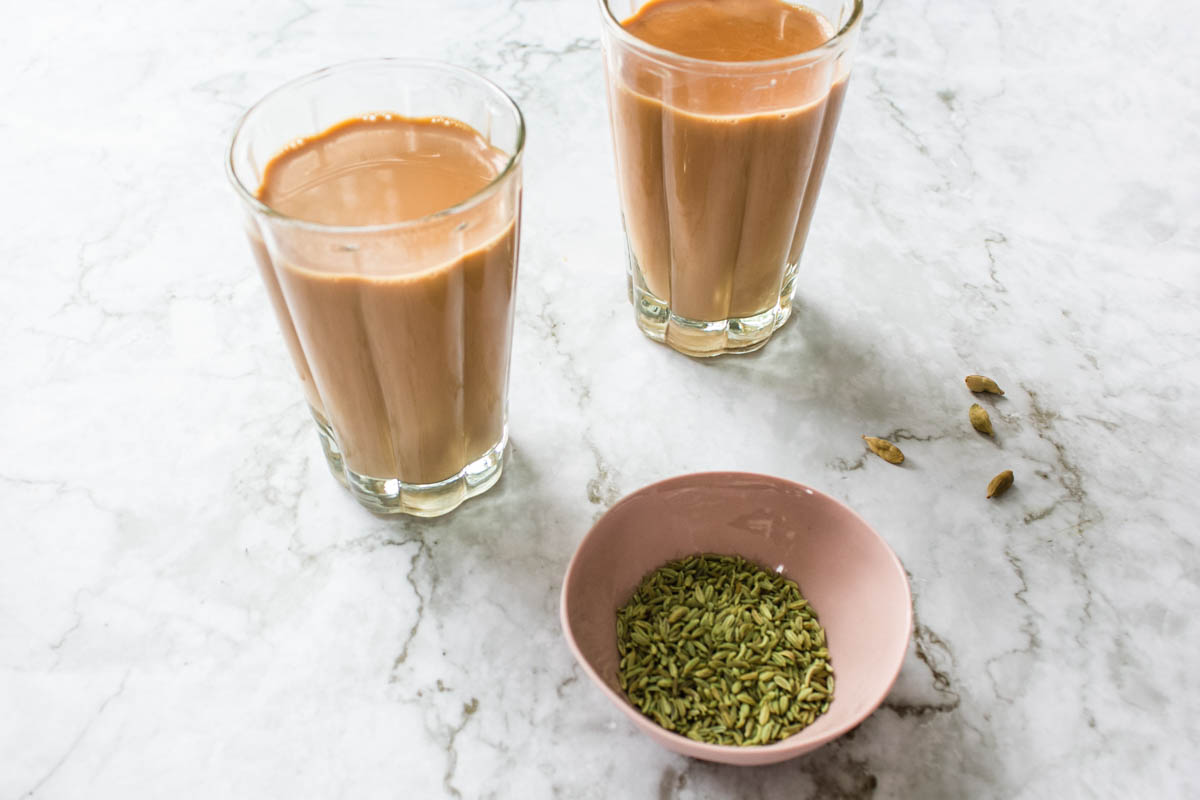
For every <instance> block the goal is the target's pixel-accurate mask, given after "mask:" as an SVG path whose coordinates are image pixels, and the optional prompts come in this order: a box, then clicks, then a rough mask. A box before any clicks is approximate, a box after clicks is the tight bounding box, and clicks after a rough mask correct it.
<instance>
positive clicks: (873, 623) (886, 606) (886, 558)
mask: <svg viewBox="0 0 1200 800" xmlns="http://www.w3.org/2000/svg"><path fill="white" fill-rule="evenodd" d="M696 553H716V554H720V555H739V556H742V557H743V558H746V559H748V560H750V561H753V562H755V563H757V564H758V565H759V566H761V567H763V568H765V569H768V570H777V571H780V572H782V574H783V575H785V576H786V577H788V578H790V579H792V580H794V581H796V583H798V584H799V585H800V591H801V593H802V594H803V595H804V597H805V598H806V599H807V600H808V601H809V603H810V604H811V606H812V607H813V609H814V610H815V611H816V614H817V617H818V619H819V620H820V622H821V624H822V625H823V626H824V628H825V633H826V638H827V643H828V647H829V654H830V665H831V666H832V668H833V673H834V693H833V700H832V702H831V703H830V706H829V710H828V711H827V712H826V713H825V714H823V715H821V716H820V717H818V718H817V719H816V720H815V721H814V722H813V724H812V725H809V726H808V727H807V728H805V729H804V730H802V731H800V732H798V733H796V734H794V735H793V736H790V737H788V738H787V739H784V740H783V741H780V742H776V743H774V744H769V745H757V746H750V747H736V746H732V745H714V744H705V743H703V742H697V741H695V740H693V739H689V738H687V737H685V736H681V735H679V734H676V733H672V732H670V731H668V730H666V729H665V728H662V727H660V726H659V725H657V724H656V723H655V722H654V721H653V720H651V719H649V718H648V717H646V716H644V715H643V714H642V713H641V712H640V711H638V710H637V709H636V708H635V707H634V706H633V705H632V704H631V703H630V702H629V700H628V698H626V696H625V693H624V692H623V691H622V690H621V688H620V685H619V683H618V682H617V669H618V664H619V658H618V656H617V630H616V615H617V610H618V609H619V608H620V607H621V606H623V605H624V604H625V603H626V602H628V600H629V598H630V596H632V594H633V592H634V590H635V589H636V588H637V586H638V585H639V584H640V583H641V581H642V579H643V578H644V577H645V576H646V575H647V574H648V573H650V572H652V571H654V570H655V569H657V568H658V567H660V566H662V565H663V564H665V563H666V562H668V561H671V560H674V559H677V558H682V557H685V556H689V555H693V554H696ZM560 613H561V617H562V626H563V632H564V633H565V634H566V638H567V643H568V645H569V646H570V648H571V651H572V652H573V653H574V654H575V658H577V659H578V660H579V663H580V665H581V666H582V667H583V669H584V671H585V672H586V673H587V674H588V676H589V677H590V678H591V679H592V680H593V681H595V682H596V684H597V685H598V686H599V687H600V688H601V690H602V691H603V692H604V693H605V694H606V695H608V697H609V699H610V700H612V701H613V703H615V704H616V705H617V707H618V708H620V709H621V710H622V711H624V712H625V714H626V715H627V716H628V717H629V718H630V719H631V720H632V721H633V723H634V724H635V725H636V726H637V727H638V728H640V729H641V730H642V732H644V733H646V734H647V735H648V736H650V738H652V739H654V740H655V741H657V742H658V743H659V744H661V745H663V746H664V747H666V748H668V749H670V750H673V751H675V752H677V753H681V754H683V755H685V756H690V757H692V758H699V759H703V760H706V761H717V762H722V763H726V764H740V765H755V764H774V763H777V762H780V761H786V760H787V759H790V758H795V757H796V756H799V755H802V754H804V753H807V752H809V751H811V750H814V749H816V748H818V747H820V746H821V745H823V744H825V743H827V742H830V741H832V740H833V739H836V738H837V737H838V736H841V735H842V734H844V733H846V732H847V731H850V730H852V729H853V728H854V727H856V726H857V725H858V724H859V723H861V722H862V721H863V720H864V719H866V718H867V717H868V716H870V714H871V712H873V711H874V710H875V709H876V708H877V707H878V706H879V704H880V703H882V702H883V699H884V697H886V696H887V693H888V691H889V690H890V689H891V687H892V684H893V683H894V682H895V680H896V676H897V675H898V674H899V672H900V665H901V663H902V662H903V660H904V653H905V650H906V649H907V648H908V640H909V637H910V635H911V633H912V596H911V594H910V592H909V586H908V578H907V576H906V574H905V572H904V567H903V566H901V564H900V561H899V559H897V558H896V555H895V554H894V553H893V552H892V550H891V548H889V547H888V545H887V543H886V542H885V541H884V540H883V538H882V537H880V536H879V534H878V533H876V532H875V531H874V530H873V529H872V528H871V526H870V525H868V524H867V523H866V522H864V521H863V519H862V518H861V517H859V516H858V515H857V514H855V513H854V512H853V511H851V510H850V509H849V508H847V507H846V506H844V505H842V504H841V503H839V502H838V501H837V500H834V499H833V498H831V497H829V496H828V495H825V494H822V493H821V492H818V491H816V490H815V489H810V488H809V487H807V486H803V485H801V484H798V483H793V482H791V481H786V480H783V479H781V478H774V477H771V476H768V475H755V474H753V473H745V472H705V473H696V474H692V475H681V476H679V477H676V478H670V479H668V480H665V481H661V482H659V483H655V484H652V485H650V486H647V487H645V488H643V489H639V490H638V491H636V492H634V493H633V494H631V495H629V496H627V497H625V498H624V499H622V500H621V501H620V502H618V503H617V504H616V505H614V506H613V507H612V508H611V509H609V511H608V512H607V513H606V514H605V515H604V516H603V517H601V518H600V519H599V520H598V521H597V522H596V524H595V525H594V526H593V527H592V529H591V530H590V531H589V532H588V534H587V535H586V536H585V537H584V538H583V541H582V542H580V544H579V547H578V549H577V550H576V551H575V555H574V557H573V558H572V559H571V563H570V564H569V565H568V567H567V573H566V577H565V578H564V580H563V589H562V605H561V611H560Z"/></svg>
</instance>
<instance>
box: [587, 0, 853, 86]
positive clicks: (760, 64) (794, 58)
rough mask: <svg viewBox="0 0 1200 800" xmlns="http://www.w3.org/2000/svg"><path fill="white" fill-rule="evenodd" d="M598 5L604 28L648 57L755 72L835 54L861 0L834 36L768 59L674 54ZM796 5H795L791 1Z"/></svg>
mask: <svg viewBox="0 0 1200 800" xmlns="http://www.w3.org/2000/svg"><path fill="white" fill-rule="evenodd" d="M596 1H597V2H598V3H599V5H600V16H601V17H603V18H604V24H605V28H606V29H607V30H609V31H610V32H611V33H612V34H613V35H615V36H616V37H617V38H618V39H620V40H621V41H622V42H623V43H624V44H626V45H629V46H631V47H633V48H635V49H637V50H640V51H641V52H642V53H643V54H645V55H648V56H651V57H653V58H655V59H656V60H658V61H662V62H666V63H667V64H668V65H680V66H693V67H705V68H709V69H712V68H717V69H725V70H729V71H733V72H755V71H764V72H767V71H771V70H773V69H783V68H786V67H791V66H801V65H804V64H808V63H812V62H814V61H819V60H820V59H821V58H823V57H825V56H827V55H829V54H830V53H834V52H836V51H837V50H839V49H840V48H841V47H842V44H843V42H844V41H845V39H846V38H848V37H849V35H850V34H851V33H852V32H853V31H854V29H855V28H857V27H858V24H859V22H860V21H861V20H862V14H863V0H849V2H850V3H851V5H852V9H851V12H850V18H849V19H847V20H846V23H845V24H844V25H842V27H841V28H839V29H838V30H837V32H836V33H834V34H833V36H831V37H829V38H828V39H826V40H825V41H824V42H822V43H821V44H819V45H817V46H816V47H812V48H809V49H808V50H804V51H802V52H800V53H792V54H791V55H788V56H781V57H779V58H767V59H763V60H761V61H715V60H712V59H708V58H696V57H695V56H685V55H683V54H682V53H676V52H675V51H673V50H668V49H666V48H665V47H659V46H658V45H654V44H650V42H647V41H646V40H644V39H639V38H638V37H637V36H634V35H633V34H632V33H630V32H629V31H627V30H626V29H625V27H624V26H623V25H622V24H621V21H620V20H619V19H617V18H616V16H615V15H614V14H613V11H612V7H611V6H610V0H596ZM793 5H795V4H793Z"/></svg>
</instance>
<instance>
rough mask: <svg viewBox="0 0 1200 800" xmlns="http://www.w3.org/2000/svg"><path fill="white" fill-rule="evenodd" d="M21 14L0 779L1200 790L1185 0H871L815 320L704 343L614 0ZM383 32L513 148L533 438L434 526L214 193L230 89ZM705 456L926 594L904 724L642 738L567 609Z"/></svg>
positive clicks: (1195, 134)
mask: <svg viewBox="0 0 1200 800" xmlns="http://www.w3.org/2000/svg"><path fill="white" fill-rule="evenodd" d="M8 11H9V13H8V16H9V18H10V19H9V22H8V24H6V25H5V26H4V27H3V29H2V30H0V68H2V69H0V76H2V77H0V108H2V109H3V111H2V112H0V141H2V142H3V146H2V147H0V175H2V176H3V177H4V191H3V192H0V208H2V209H3V211H4V218H5V220H6V225H5V226H4V228H5V229H4V232H3V233H2V234H0V262H2V263H3V264H4V268H3V270H0V336H2V339H3V343H4V346H3V348H2V349H0V375H2V376H3V377H2V378H0V386H2V387H3V389H2V391H0V415H2V416H3V418H4V419H5V420H6V424H5V426H4V434H3V436H2V437H0V454H2V455H3V467H0V509H2V512H0V518H2V520H3V521H2V522H0V527H2V529H3V530H2V533H3V535H2V536H0V797H4V798H9V797H12V798H16V797H25V796H32V797H38V798H57V797H83V796H87V797H133V796H138V797H142V796H144V797H247V798H251V797H253V798H259V797H353V798H367V797H402V798H425V797H443V796H446V797H463V798H475V797H520V798H543V797H563V798H618V797H631V798H641V797H658V798H664V799H665V798H701V797H713V798H731V797H749V798H755V797H759V798H776V797H789V798H809V797H811V798H818V797H819V798H867V797H872V798H963V797H972V798H988V797H1005V798H1012V797H1022V798H1040V797H1053V798H1059V797H1074V796H1081V797H1082V796H1122V797H1138V796H1140V797H1182V796H1187V795H1191V796H1195V795H1196V793H1197V792H1200V768H1198V767H1197V766H1196V764H1197V761H1196V758H1195V754H1196V752H1197V751H1198V750H1200V733H1198V725H1197V722H1196V720H1197V716H1198V713H1200V672H1198V671H1197V669H1196V667H1197V665H1200V624H1198V623H1197V621H1196V620H1197V614H1198V613H1200V566H1198V565H1200V535H1198V533H1197V528H1198V525H1197V520H1198V519H1200V502H1198V501H1197V496H1198V495H1200V492H1197V489H1196V485H1195V483H1196V480H1197V474H1198V472H1200V448H1198V446H1197V444H1196V442H1197V433H1196V430H1195V427H1196V426H1195V422H1196V419H1197V410H1198V404H1197V401H1196V397H1197V396H1200V359H1198V356H1197V354H1198V352H1200V221H1198V220H1200V215H1198V213H1197V212H1198V211H1200V101H1198V99H1197V98H1198V97H1200V57H1198V56H1197V49H1196V47H1195V42H1194V30H1195V26H1196V24H1197V22H1198V21H1200V16H1198V15H1197V12H1196V10H1195V8H1194V7H1192V6H1189V5H1186V4H1184V3H1183V2H1182V0H1152V1H1151V2H1150V3H1149V4H1148V5H1147V4H1142V5H1139V6H1137V8H1133V7H1132V6H1129V4H1127V3H1120V2H1116V0H1099V2H1098V3H1091V4H1084V5H1070V4H1066V5H1063V4H1057V5H1054V4H1050V5H1049V6H1048V5H1047V4H1046V3H1042V2H1033V0H1004V1H1003V2H1001V3H998V4H980V3H966V4H955V3H949V4H946V3H943V4H941V5H940V6H938V5H936V4H935V5H931V4H927V3H913V2H904V1H903V0H870V2H869V6H868V16H867V18H866V23H865V28H864V35H863V38H862V42H861V48H860V51H859V53H860V55H859V58H858V61H857V67H856V72H855V78H854V80H853V82H852V84H851V88H850V94H849V99H848V101H847V105H846V110H845V115H844V117H843V120H842V124H841V130H840V132H839V136H838V140H837V144H836V146H835V149H834V153H833V159H832V162H831V167H830V174H829V177H828V179H827V181H826V186H825V191H824V196H823V198H822V202H821V207H820V208H819V210H818V212H817V220H816V224H815V227H814V234H813V236H812V238H811V240H810V245H809V251H808V253H807V255H806V259H805V263H804V265H803V269H802V277H801V288H800V292H799V306H798V313H797V315H796V317H795V318H794V320H793V321H792V322H791V323H790V324H789V326H788V328H787V329H786V330H785V331H783V332H781V334H779V335H778V336H777V337H776V339H775V340H774V341H773V342H772V343H771V344H770V345H769V346H768V348H767V349H766V350H765V351H763V352H762V353H761V354H758V355H756V356H752V357H742V358H726V359H721V360H717V361H715V362H698V361H692V360H689V359H687V358H684V357H682V356H679V355H676V354H674V353H672V352H670V351H668V350H666V349H664V348H663V347H660V346H657V345H654V344H652V343H650V342H648V341H646V340H644V339H643V338H642V337H641V335H640V334H639V333H638V332H637V330H636V329H635V327H634V324H633V321H632V316H631V312H630V309H629V307H628V305H627V304H626V300H625V288H624V278H623V269H624V266H623V255H622V249H621V248H622V240H621V234H620V232H619V220H618V213H617V203H616V195H615V187H614V181H613V169H612V162H611V151H610V146H609V136H608V130H607V121H606V117H605V109H604V104H603V100H602V87H601V66H600V54H599V51H598V33H599V30H598V24H599V20H598V17H597V15H596V10H595V8H594V7H593V4H592V3H591V2H587V1H585V0H555V1H553V2H551V1H549V0H540V1H539V0H517V1H516V2H513V3H510V4H505V3H496V2H493V0H453V2H451V0H446V2H444V3H434V2H432V0H429V1H428V2H420V3H414V2H411V0H406V1H405V2H403V3H344V4H343V3H331V2H322V0H310V1H309V2H303V1H301V0H266V2H262V3H233V2H228V0H221V2H214V3H181V2H172V3H144V4H140V5H139V6H138V7H137V10H136V12H135V11H134V10H133V7H132V6H127V5H125V6H123V5H121V4H99V3H75V2H67V1H66V0H51V1H50V2H45V3H36V4H35V3H26V4H23V5H19V6H18V5H14V6H10V8H9V9H8ZM14 13H15V17H16V19H15V21H14V20H13V19H12V17H13V16H14ZM376 55H404V56H423V57H436V58H442V59H446V60H449V61H452V62H455V63H458V64H462V65H465V66H469V67H472V68H474V69H476V70H479V71H481V72H483V73H485V74H486V75H488V76H490V77H492V78H493V79H495V80H496V81H497V82H499V83H500V84H501V85H503V86H504V87H505V88H506V89H508V90H509V91H510V92H511V93H512V94H513V95H514V96H515V97H516V99H517V100H518V102H519V103H520V104H521V106H522V107H523V109H524V111H525V113H526V115H527V119H528V124H529V131H530V134H529V148H528V152H527V161H526V173H525V174H526V194H525V219H524V231H523V241H522V245H523V246H522V253H521V266H520V270H521V272H520V281H519V302H518V306H519V309H518V319H517V329H516V343H515V352H514V358H513V366H512V395H511V406H510V419H511V426H512V436H513V443H514V445H513V448H512V453H511V460H510V462H509V465H508V468H507V471H506V473H505V476H504V478H503V480H502V481H501V484H500V485H499V486H498V487H497V489H495V490H494V491H493V492H492V493H490V494H489V495H487V496H485V497H483V498H481V499H479V500H476V501H472V502H470V503H468V504H467V505H465V506H464V507H462V508H461V509H460V510H459V511H458V512H456V513H455V514H453V515H451V516H449V517H446V518H442V519H439V520H435V521H431V522H421V521H413V520H407V519H399V520H394V521H393V520H386V519H380V518H376V517H374V516H372V515H370V514H369V513H367V512H365V511H363V510H361V509H360V508H359V507H358V506H357V505H356V504H355V503H354V502H353V501H352V500H351V498H350V497H349V496H348V495H347V494H346V493H345V492H344V491H343V490H342V489H341V487H339V486H338V485H337V484H336V483H335V482H334V481H333V480H331V479H330V477H329V475H328V474H327V473H326V470H325V466H324V464H323V463H322V459H321V455H320V452H319V450H318V447H317V441H316V438H315V436H314V434H313V431H312V427H311V423H310V420H309V419H308V417H307V415H306V413H305V409H304V406H303V403H302V401H301V395H300V390H299V387H298V384H297V381H296V380H295V378H294V377H293V374H292V370H291V366H290V364H289V362H288V360H287V356H286V353H285V350H284V346H283V342H282V340H281V338H280V336H279V334H278V333H277V331H276V328H275V322H274V319H273V318H272V315H271V312H270V309H269V307H268V303H267V299H266V296H265V294H264V291H263V289H262V287H261V286H260V284H259V280H258V277H257V275H256V273H255V271H254V269H253V266H252V263H251V259H250V254H249V252H248V249H247V247H246V243H245V242H244V241H243V239H242V235H241V231H240V228H239V218H238V209H237V207H236V202H235V199H234V197H233V195H232V193H231V191H230V190H229V188H228V186H227V185H226V183H225V177H224V175H223V173H222V156H223V149H224V147H225V143H226V137H227V135H228V133H229V131H230V128H231V125H232V123H233V122H234V120H235V118H236V116H237V115H238V114H239V112H240V111H241V110H242V109H244V108H245V107H246V106H247V105H248V104H249V103H251V102H252V101H253V100H255V99H256V98H258V97H259V96H260V95H261V94H263V93H264V92H265V91H267V90H269V89H271V88H273V87H274V86H276V85H277V84H279V83H281V82H282V81H284V80H285V79H288V78H291V77H293V76H296V75H299V74H302V73H304V72H307V71H310V70H312V69H314V68H317V67H319V66H322V65H325V64H329V63H334V62H338V61H343V60H347V59H351V58H356V57H363V56H376ZM975 371H980V372H984V373H986V374H990V375H992V376H993V377H995V378H996V379H997V380H999V381H1000V382H1001V384H1002V385H1003V386H1005V387H1006V388H1007V389H1008V394H1007V396H1006V397H1005V398H1004V399H1002V400H997V401H995V402H993V403H991V404H990V405H991V408H992V409H993V419H994V420H995V423H996V427H997V430H998V436H997V441H996V442H995V443H993V442H991V441H988V440H986V439H983V438H981V437H979V436H977V435H976V434H975V433H974V432H973V431H971V430H970V428H969V427H968V426H967V424H966V418H965V412H966V408H967V406H968V405H969V403H970V402H971V401H972V398H971V396H970V395H968V394H967V393H966V392H965V390H964V388H963V386H962V377H963V375H965V374H966V373H968V372H975ZM862 433H874V434H881V435H888V434H890V435H891V436H893V437H894V438H896V439H898V440H899V441H900V444H901V446H902V447H903V448H904V449H905V451H906V453H907V454H908V457H909V461H908V463H907V464H906V467H905V468H904V469H896V468H894V467H892V466H889V465H888V464H885V463H883V462H882V461H880V460H878V459H875V458H873V457H870V458H868V457H864V449H863V446H862V443H861V441H860V440H859V438H858V437H859V435H860V434H862ZM719 468H730V469H745V470H753V471H760V472H767V473H773V474H777V475H781V476H784V477H787V478H792V479H796V480H800V481H803V482H805V483H808V484H810V485H812V486H815V487H818V488H820V489H823V490H825V491H827V492H829V493H831V494H833V495H834V496H836V497H838V498H841V499H843V500H844V501H846V502H847V503H849V504H851V505H852V506H853V507H854V508H855V509H857V510H858V511H859V512H861V513H862V514H863V515H864V516H865V517H866V519H867V520H869V521H870V522H872V523H873V524H874V525H875V526H876V527H877V528H878V529H879V531H880V532H881V533H882V534H883V535H884V536H885V538H887V539H888V541H889V542H890V543H891V544H892V546H893V547H894V548H895V550H896V552H897V553H898V554H899V556H900V557H901V559H902V560H903V561H904V563H905V565H906V566H907V568H908V570H909V572H910V573H911V575H912V584H913V589H914V592H915V602H916V615H917V626H916V632H915V637H914V642H913V647H912V648H911V650H910V653H909V656H908V658H907V660H906V663H905V665H904V669H903V671H902V673H901V676H900V679H899V682H898V683H897V685H896V687H895V689H894V690H893V692H892V694H891V696H890V697H889V698H888V700H887V701H886V703H885V704H884V706H883V708H881V709H880V710H879V711H878V712H877V713H876V714H875V715H874V716H872V717H871V718H870V719H868V720H867V721H866V722H865V723H864V724H863V725H862V726H861V727H860V728H859V729H858V730H857V731H855V732H854V733H853V734H852V735H850V736H847V737H845V738H844V739H843V740H840V741H838V742H835V743H833V744H831V745H829V746H827V747H825V748H823V749H821V750H818V751H816V752H815V753H813V754H811V755H809V756H806V757H804V758H801V759H799V760H796V761H792V762H790V763H786V764H783V765H779V766H776V767H770V768H762V769H738V768H732V767H722V766H715V765H711V764H705V763H699V762H691V761H688V760H685V759H683V758H680V757H677V756H675V755H672V754H670V753H668V752H666V751H663V750H660V749H658V748H657V747H656V746H654V745H652V744H650V743H649V742H648V741H647V740H646V739H644V738H643V737H641V736H640V735H639V734H638V733H636V732H635V730H634V728H633V727H632V726H631V725H630V724H629V723H628V722H627V721H626V720H625V719H624V718H623V717H621V716H620V715H619V714H618V713H617V711H616V710H615V709H614V708H612V707H611V706H610V705H609V703H608V701H607V700H605V699H604V698H603V697H602V695H601V694H600V692H599V691H597V690H596V689H595V688H594V687H593V686H592V685H591V684H590V683H589V682H588V681H587V680H586V678H584V677H583V675H582V673H581V672H580V671H579V670H578V669H577V668H576V667H575V665H574V663H573V661H572V659H571V656H570V654H569V653H568V651H567V648H566V646H565V644H564V643H563V640H562V637H561V635H560V632H559V627H558V619H557V607H558V595H559V588H560V585H561V579H562V574H563V570H564V568H565V566H566V563H567V560H568V558H569V557H570V555H571V553H572V552H573V549H574V547H575V545H576V543H577V542H578V541H579V539H580V538H581V537H582V536H583V534H584V533H585V532H586V530H587V528H588V526H589V525H590V523H591V522H592V520H593V519H595V518H596V516H597V515H598V514H600V513H601V512H602V511H603V510H604V509H605V508H606V507H607V506H609V505H611V504H612V503H613V502H614V501H615V500H616V499H617V498H618V497H620V496H621V495H622V494H624V493H626V492H629V491H632V490H634V489H636V488H638V487H640V486H642V485H644V484H646V483H649V482H651V481H654V480H656V479H659V478H663V477H666V476H670V475H673V474H678V473H683V472H690V471H695V470H703V469H719ZM1003 468H1012V469H1014V470H1015V471H1016V473H1017V486H1016V488H1015V489H1014V490H1013V491H1012V492H1010V493H1009V495H1008V496H1006V497H1005V498H1003V500H1002V501H1001V502H991V503H988V502H985V501H984V500H983V497H982V493H983V487H984V485H985V484H986V483H987V479H988V478H989V477H991V475H992V474H994V473H996V472H998V471H999V470H1000V469H1003Z"/></svg>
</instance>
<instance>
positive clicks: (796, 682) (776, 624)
mask: <svg viewBox="0 0 1200 800" xmlns="http://www.w3.org/2000/svg"><path fill="white" fill-rule="evenodd" d="M617 653H618V655H619V656H620V659H621V660H620V664H619V667H618V670H617V672H618V679H619V681H620V685H621V688H622V689H623V690H624V691H625V694H626V695H627V696H628V697H629V699H630V701H631V702H632V703H633V705H634V706H635V707H636V708H638V709H639V710H640V711H641V712H642V713H643V714H645V715H646V716H647V717H649V718H650V719H652V720H654V721H655V722H656V723H658V724H659V725H661V726H662V727H663V728H666V729H667V730H669V731H673V732H675V733H679V734H682V735H684V736H687V737H689V738H691V739H695V740H696V741H700V742H708V743H710V744H723V745H739V746H749V745H764V744H770V743H772V742H777V741H780V740H781V739H785V738H787V737H788V736H791V735H792V734H794V733H796V732H797V731H800V730H802V729H803V728H805V727H807V726H808V725H810V724H811V723H812V722H813V720H815V719H816V718H817V717H818V716H820V715H821V714H823V713H825V712H826V711H828V710H829V703H830V701H831V700H832V698H833V668H832V666H831V665H830V663H829V649H828V648H827V647H826V644H825V630H824V629H823V628H822V627H821V624H820V623H819V622H818V621H817V617H816V614H815V613H814V612H813V610H812V608H811V607H810V606H809V604H808V602H807V601H806V600H805V599H804V597H803V596H802V595H801V594H800V588H799V587H798V586H797V585H796V584H795V583H794V582H793V581H790V580H788V579H786V578H784V577H783V576H781V575H778V574H776V573H773V572H768V571H766V570H764V569H762V568H760V567H758V566H756V565H754V564H752V563H750V562H749V561H746V560H745V559H743V558H739V557H737V556H720V555H712V554H701V555H694V556H689V557H687V558H684V559H680V560H678V561H672V562H670V563H668V564H666V565H664V566H662V567H660V568H659V569H657V570H655V571H654V572H652V573H650V574H649V575H648V576H646V578H645V579H644V580H643V581H642V583H641V585H640V586H638V588H637V591H635V592H634V594H633V597H631V598H630V600H629V602H628V603H626V604H625V606H624V607H623V608H621V609H620V610H619V611H618V612H617Z"/></svg>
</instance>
